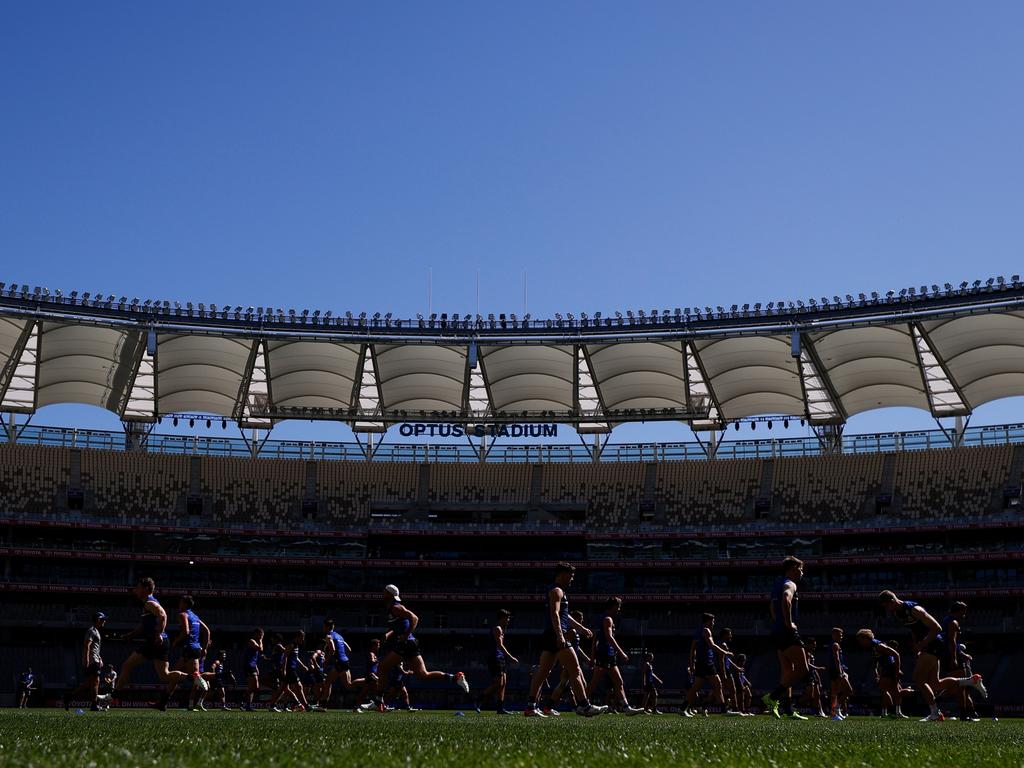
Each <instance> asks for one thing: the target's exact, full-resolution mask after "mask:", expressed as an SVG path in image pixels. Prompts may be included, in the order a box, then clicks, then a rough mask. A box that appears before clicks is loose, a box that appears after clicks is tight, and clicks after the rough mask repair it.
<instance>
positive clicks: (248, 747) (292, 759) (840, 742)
mask: <svg viewBox="0 0 1024 768" xmlns="http://www.w3.org/2000/svg"><path fill="white" fill-rule="evenodd" d="M709 764H711V765H730V766H732V765H736V766H748V765H749V766H753V765H758V766H763V765H770V766H785V768H802V767H804V766H806V767H807V768H810V767H811V766H813V768H823V767H824V766H872V767H873V768H874V767H876V766H877V767H882V766H884V767H885V768H890V767H891V768H897V767H898V766H914V768H925V767H926V766H932V765H944V764H948V765H952V764H956V765H958V766H964V765H967V766H971V768H982V766H993V767H994V766H999V767H1000V768H1004V767H1005V766H1018V765H1022V764H1024V720H1022V721H1013V720H1003V721H1000V722H991V721H986V722H981V723H961V722H958V721H948V722H944V723H918V722H916V721H909V722H892V721H882V720H877V719H867V718H854V719H851V720H848V721H846V722H843V723H834V722H831V721H827V720H811V721H808V722H790V721H778V720H773V719H769V718H767V717H758V718H749V719H742V720H740V719H731V718H730V719H726V718H722V717H711V718H698V719H694V720H686V719H684V718H681V717H679V716H678V715H663V716H661V717H653V716H638V717H629V718H627V717H623V716H621V715H620V716H612V715H605V716H603V717H597V718H594V719H590V720H588V719H584V718H581V717H577V716H575V715H563V716H562V717H561V718H558V719H553V718H552V719H549V720H535V719H530V720H527V719H526V718H524V717H522V716H521V715H514V716H509V717H498V716H497V715H493V714H485V715H477V714H476V713H475V712H473V713H467V714H466V715H465V716H464V717H457V716H456V715H455V714H454V713H452V712H444V713H440V712H432V713H428V712H416V713H406V712H398V713H390V714H385V715H379V714H365V715H355V714H352V713H348V712H344V713H337V712H333V713H327V714H319V713H312V714H300V713H280V714H273V713H268V712H256V713H251V714H247V713H241V712H219V711H211V712H206V713H188V712H181V711H177V712H167V713H159V712H150V711H141V712H140V711H129V710H115V711H112V712H105V713H89V712H86V713H85V714H82V715H76V714H74V713H70V714H69V713H66V712H64V711H63V710H60V711H55V710H28V711H17V710H6V711H4V712H2V713H0V766H15V765H17V766H38V767H40V768H41V767H42V766H69V767H70V766H74V768H92V767H95V768H103V767H104V766H160V767H161V768H168V767H170V766H190V767H191V766H209V765H225V766H228V765H230V766H318V765H339V766H342V765H343V766H374V768H388V767H389V766H403V767H404V766H416V767H417V768H419V767H420V766H466V768H484V767H485V766H498V765H500V766H503V767H504V768H518V767H520V766H523V767H525V766H542V767H546V766H565V768H569V766H574V767H576V766H578V767H579V768H601V767H602V766H629V765H665V766H673V767H676V766H706V765H709Z"/></svg>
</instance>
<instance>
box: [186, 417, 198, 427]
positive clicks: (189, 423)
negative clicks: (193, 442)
mask: <svg viewBox="0 0 1024 768" xmlns="http://www.w3.org/2000/svg"><path fill="white" fill-rule="evenodd" d="M188 425H189V426H190V427H194V426H195V425H196V420H195V419H189V420H188Z"/></svg>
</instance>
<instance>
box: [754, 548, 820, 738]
mask: <svg viewBox="0 0 1024 768" xmlns="http://www.w3.org/2000/svg"><path fill="white" fill-rule="evenodd" d="M803 575H804V564H803V562H802V561H801V560H800V559H798V558H796V557H787V558H786V559H785V560H783V561H782V575H781V576H780V577H779V578H778V579H776V580H775V583H774V584H773V585H772V590H771V601H770V604H769V616H770V618H771V622H772V642H773V644H774V645H775V650H776V653H777V654H778V657H779V669H780V673H779V685H778V687H776V688H775V690H773V691H771V692H770V693H766V694H765V695H764V696H763V697H762V698H761V701H762V702H763V703H764V705H765V707H766V708H767V709H768V711H769V712H770V713H771V714H772V715H774V716H775V717H781V715H780V714H779V710H780V709H781V710H782V711H783V712H784V713H785V714H787V715H789V717H790V718H792V719H793V720H806V719H807V718H806V717H804V716H803V715H801V714H800V713H799V712H796V711H795V710H794V709H793V686H794V685H797V684H798V683H800V682H802V681H804V680H805V679H806V678H807V673H808V671H809V670H808V668H807V655H806V654H805V653H804V644H803V641H802V640H801V639H800V631H799V630H798V629H797V626H796V622H797V619H798V618H799V614H800V611H799V602H798V601H799V598H798V596H797V582H798V581H800V579H801V578H803Z"/></svg>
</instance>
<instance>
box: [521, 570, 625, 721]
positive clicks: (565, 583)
mask: <svg viewBox="0 0 1024 768" xmlns="http://www.w3.org/2000/svg"><path fill="white" fill-rule="evenodd" d="M575 571H576V569H575V568H574V567H573V566H572V565H570V564H569V563H565V562H561V563H558V565H556V566H555V581H554V583H553V584H552V585H550V586H549V587H548V588H547V590H546V593H545V603H546V606H545V607H546V610H545V611H544V632H543V634H542V635H541V642H540V649H541V653H540V662H539V663H538V664H537V671H536V672H534V674H533V679H532V680H531V681H530V696H529V700H528V701H527V704H526V709H525V710H524V712H523V714H524V715H526V716H527V717H544V716H545V715H544V712H542V711H541V710H540V708H539V707H538V698H539V697H540V689H541V686H542V685H543V684H544V681H546V680H547V679H548V675H549V674H550V673H551V669H552V667H554V666H555V664H556V663H558V664H561V665H562V668H563V669H565V670H566V671H567V672H568V675H569V685H570V686H571V687H572V692H573V694H574V695H575V696H576V704H577V706H576V713H577V714H579V715H583V716H585V717H593V716H594V715H599V714H602V713H604V712H607V711H608V708H607V707H598V706H595V705H593V704H591V703H590V700H589V699H588V698H587V691H586V689H585V688H584V687H583V682H582V679H581V675H580V663H579V658H578V657H577V656H576V651H575V650H574V649H573V647H572V643H571V642H570V641H569V640H568V638H567V636H566V635H567V633H568V631H569V628H570V627H575V628H576V630H577V631H578V632H580V633H581V634H582V635H583V637H585V638H587V639H589V638H590V637H592V636H593V632H591V631H590V630H589V629H587V628H586V627H584V626H583V625H582V624H580V623H579V622H577V621H575V620H574V619H573V618H572V617H571V616H570V615H569V598H568V596H567V595H566V590H568V589H569V586H570V585H571V584H572V580H573V575H574V573H575ZM552 711H557V710H554V709H552Z"/></svg>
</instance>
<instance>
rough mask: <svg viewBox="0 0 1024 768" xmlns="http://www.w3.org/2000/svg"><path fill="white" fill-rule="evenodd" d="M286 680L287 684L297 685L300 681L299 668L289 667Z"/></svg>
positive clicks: (285, 675) (285, 674)
mask: <svg viewBox="0 0 1024 768" xmlns="http://www.w3.org/2000/svg"><path fill="white" fill-rule="evenodd" d="M284 682H285V685H295V684H296V683H297V682H299V670H297V669H289V670H288V671H287V672H285V673H284Z"/></svg>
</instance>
